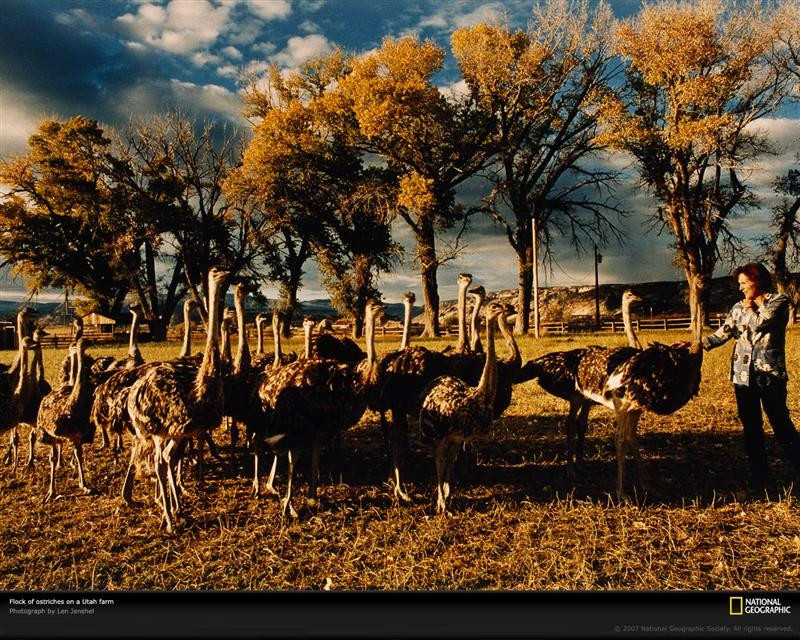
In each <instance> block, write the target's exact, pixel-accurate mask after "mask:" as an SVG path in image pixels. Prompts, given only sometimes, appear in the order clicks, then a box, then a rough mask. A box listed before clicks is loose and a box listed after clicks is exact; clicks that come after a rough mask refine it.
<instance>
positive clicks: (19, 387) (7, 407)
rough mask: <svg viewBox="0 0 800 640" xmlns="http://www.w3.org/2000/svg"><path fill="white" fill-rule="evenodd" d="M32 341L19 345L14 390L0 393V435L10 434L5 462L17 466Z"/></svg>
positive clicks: (27, 339)
mask: <svg viewBox="0 0 800 640" xmlns="http://www.w3.org/2000/svg"><path fill="white" fill-rule="evenodd" d="M32 343H33V341H32V340H31V338H28V337H25V338H22V339H21V340H20V343H19V351H18V356H19V368H18V375H17V383H16V384H15V385H14V389H12V390H9V391H4V392H2V393H0V433H5V432H6V431H9V432H10V436H9V453H8V456H7V460H8V462H9V463H11V464H13V465H14V466H15V467H16V465H17V444H18V437H17V426H18V425H19V423H20V422H21V420H22V416H23V413H24V410H25V405H26V403H27V402H28V400H29V397H30V395H31V392H30V389H31V380H30V376H29V375H28V353H29V351H30V350H31V347H32Z"/></svg>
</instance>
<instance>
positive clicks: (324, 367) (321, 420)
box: [258, 301, 382, 514]
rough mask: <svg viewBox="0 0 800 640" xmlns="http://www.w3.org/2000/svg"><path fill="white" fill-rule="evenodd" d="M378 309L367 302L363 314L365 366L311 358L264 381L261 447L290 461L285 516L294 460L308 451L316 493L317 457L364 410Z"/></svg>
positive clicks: (370, 380)
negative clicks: (264, 426) (264, 418)
mask: <svg viewBox="0 0 800 640" xmlns="http://www.w3.org/2000/svg"><path fill="white" fill-rule="evenodd" d="M381 309H382V307H381V305H379V304H378V303H376V302H372V301H370V302H368V303H367V309H366V322H365V325H366V333H367V360H366V361H365V362H364V363H362V364H360V365H359V366H357V367H354V366H352V365H347V364H344V363H341V362H338V361H336V360H323V359H319V358H311V359H304V360H297V361H296V362H291V363H289V364H287V365H285V366H283V367H280V368H278V369H277V370H276V371H274V372H273V373H272V374H271V375H269V377H267V378H266V379H265V380H263V383H262V385H261V386H260V387H259V390H258V396H259V399H260V401H261V407H262V411H263V414H264V416H267V417H268V420H269V423H268V424H269V427H268V430H267V431H268V437H267V438H266V439H265V443H266V444H267V445H268V446H269V447H270V449H272V450H273V451H274V452H276V453H279V454H282V453H287V454H288V455H289V482H288V487H287V492H286V496H285V497H284V499H283V501H282V503H283V511H284V513H286V511H287V510H289V511H290V512H291V513H292V514H294V513H295V512H294V510H293V509H292V507H291V504H290V502H291V480H292V471H293V464H294V454H295V453H296V452H297V451H300V450H303V449H309V448H310V449H312V451H313V455H312V472H311V485H310V487H309V493H310V496H311V497H312V498H314V497H315V493H316V471H317V468H316V467H317V464H318V451H319V448H320V447H321V446H322V445H324V444H325V443H326V442H327V441H328V440H329V439H330V438H331V437H332V436H333V435H335V434H336V433H339V432H340V431H342V430H344V429H347V428H349V427H351V426H352V425H354V424H355V423H356V422H358V421H359V420H360V419H361V416H362V415H363V414H364V411H365V410H366V408H367V399H368V397H369V394H370V391H371V389H372V387H373V386H374V384H375V380H376V376H375V368H376V365H375V357H374V325H375V317H376V315H377V314H378V313H379V312H380V311H381Z"/></svg>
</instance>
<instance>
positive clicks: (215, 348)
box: [194, 280, 220, 398]
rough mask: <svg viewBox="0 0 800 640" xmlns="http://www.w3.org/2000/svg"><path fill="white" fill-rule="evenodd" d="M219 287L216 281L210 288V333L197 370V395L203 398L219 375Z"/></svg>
mask: <svg viewBox="0 0 800 640" xmlns="http://www.w3.org/2000/svg"><path fill="white" fill-rule="evenodd" d="M217 290H218V285H217V282H216V281H213V280H212V282H211V283H210V286H209V288H208V331H207V332H206V348H205V351H203V363H202V364H201V365H200V368H199V369H198V370H197V377H196V378H195V387H194V390H195V393H196V394H197V397H198V398H202V397H203V396H204V395H205V393H206V391H207V390H208V388H209V386H210V385H211V382H212V381H213V380H214V378H215V377H216V376H218V375H219V367H220V353H219V342H218V341H219V304H218V303H217V295H218V291H217Z"/></svg>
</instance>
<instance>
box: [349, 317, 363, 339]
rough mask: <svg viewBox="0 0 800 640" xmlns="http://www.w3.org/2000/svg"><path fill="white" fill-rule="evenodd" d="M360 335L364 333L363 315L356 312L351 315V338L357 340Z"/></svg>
mask: <svg viewBox="0 0 800 640" xmlns="http://www.w3.org/2000/svg"><path fill="white" fill-rule="evenodd" d="M362 335H364V315H363V314H361V313H356V314H354V315H353V332H352V336H353V340H358V339H359V338H360V337H361V336H362Z"/></svg>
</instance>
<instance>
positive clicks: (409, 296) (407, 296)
mask: <svg viewBox="0 0 800 640" xmlns="http://www.w3.org/2000/svg"><path fill="white" fill-rule="evenodd" d="M416 301H417V296H415V295H414V292H413V291H406V292H405V293H404V294H403V304H405V303H406V302H407V303H408V304H410V305H413V304H414V303H415V302H416Z"/></svg>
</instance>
